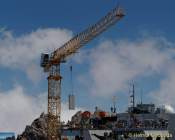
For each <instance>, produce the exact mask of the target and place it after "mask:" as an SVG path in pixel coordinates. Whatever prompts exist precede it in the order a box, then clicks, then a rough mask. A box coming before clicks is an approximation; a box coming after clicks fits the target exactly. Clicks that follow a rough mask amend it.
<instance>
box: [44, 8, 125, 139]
mask: <svg viewBox="0 0 175 140" xmlns="http://www.w3.org/2000/svg"><path fill="white" fill-rule="evenodd" d="M124 15H125V14H124V11H123V9H122V8H120V7H116V8H114V9H113V10H111V11H110V12H109V13H108V14H107V15H106V16H104V17H103V18H102V19H100V20H99V21H98V22H97V23H96V24H94V25H92V26H90V27H89V28H87V29H86V30H84V31H82V32H81V33H79V34H77V35H75V36H74V37H73V38H72V39H71V40H69V41H68V42H67V43H65V44H64V45H63V46H61V47H59V48H57V49H56V50H55V51H53V52H52V53H51V54H42V55H41V67H43V69H44V72H47V73H48V78H47V79H48V121H47V137H48V140H60V138H61V132H60V130H61V121H60V115H61V79H62V77H61V75H60V64H61V63H63V62H65V59H66V58H67V57H68V56H70V55H72V54H74V53H76V51H77V50H78V49H80V48H81V47H83V46H84V45H85V44H87V43H88V42H89V41H91V40H92V39H94V38H95V37H96V36H98V35H99V34H101V33H102V32H104V31H105V30H107V29H108V28H109V27H110V26H112V25H113V24H115V23H116V22H117V21H119V20H120V19H121V18H122V17H123V16H124Z"/></svg>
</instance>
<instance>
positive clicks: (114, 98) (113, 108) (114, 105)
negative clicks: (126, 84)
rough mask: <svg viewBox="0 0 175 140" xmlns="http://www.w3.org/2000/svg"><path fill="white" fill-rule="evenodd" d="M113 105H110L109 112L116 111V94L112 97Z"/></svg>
mask: <svg viewBox="0 0 175 140" xmlns="http://www.w3.org/2000/svg"><path fill="white" fill-rule="evenodd" d="M112 102H113V107H111V112H112V113H116V96H115V95H114V96H113V97H112Z"/></svg>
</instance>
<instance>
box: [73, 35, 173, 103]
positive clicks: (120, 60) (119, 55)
mask: <svg viewBox="0 0 175 140" xmlns="http://www.w3.org/2000/svg"><path fill="white" fill-rule="evenodd" d="M88 51H89V50H88ZM84 52H86V50H84ZM84 54H85V53H84ZM78 57H79V58H76V59H75V61H77V60H81V61H78V63H83V62H85V61H87V60H88V63H89V66H90V68H89V69H88V71H87V73H85V74H84V75H83V76H82V75H81V77H80V79H81V83H84V84H85V87H88V88H89V87H91V89H90V93H91V94H92V95H95V96H100V97H109V96H110V97H111V95H114V94H116V93H119V92H120V91H123V90H125V89H126V87H128V83H129V82H131V81H133V80H135V79H137V78H141V77H151V76H155V75H157V76H159V77H163V78H162V79H161V81H157V82H158V84H160V87H157V89H155V91H152V92H151V93H150V96H151V98H152V99H153V100H154V101H155V102H156V103H157V104H168V105H173V106H175V102H174V100H175V86H174V84H175V76H174V68H175V60H174V58H175V44H174V43H172V42H170V41H168V40H167V39H166V38H163V37H146V38H140V39H137V40H132V41H131V40H116V41H113V40H106V41H103V42H101V43H100V44H99V45H98V46H97V47H96V48H94V49H92V50H91V53H90V55H89V53H88V56H85V55H83V56H82V55H79V56H78ZM83 59H84V61H82V60H83ZM82 77H83V78H82ZM159 82H160V83H159ZM148 84H151V83H148ZM127 89H128V88H127Z"/></svg>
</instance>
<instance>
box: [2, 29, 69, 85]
mask: <svg viewBox="0 0 175 140" xmlns="http://www.w3.org/2000/svg"><path fill="white" fill-rule="evenodd" d="M71 36H72V32H71V31H69V30H66V29H60V28H47V29H38V30H36V31H33V32H31V33H28V34H23V35H21V36H15V35H14V34H13V33H12V32H10V31H3V32H1V33H0V67H5V68H10V69H17V70H21V71H23V72H25V73H26V74H27V76H28V78H29V79H30V80H32V81H34V82H36V81H39V80H40V76H41V68H40V67H39V60H40V55H41V53H51V52H52V51H53V50H54V49H56V48H58V47H60V46H61V45H62V44H63V43H65V42H66V41H67V40H69V39H70V38H71Z"/></svg>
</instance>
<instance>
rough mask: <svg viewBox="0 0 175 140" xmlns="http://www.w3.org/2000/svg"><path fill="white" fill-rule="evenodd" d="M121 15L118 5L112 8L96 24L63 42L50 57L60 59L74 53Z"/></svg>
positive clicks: (122, 13) (121, 11) (122, 14)
mask: <svg viewBox="0 0 175 140" xmlns="http://www.w3.org/2000/svg"><path fill="white" fill-rule="evenodd" d="M123 16H124V12H123V10H122V9H121V8H120V7H118V8H115V9H113V10H112V11H111V12H109V13H108V14H107V15H106V16H105V17H103V18H102V19H101V20H99V21H98V22H97V23H96V24H94V25H92V26H91V27H89V28H87V29H86V30H84V31H83V32H81V33H79V34H77V35H76V36H75V37H73V38H72V39H71V40H69V41H68V42H67V43H65V44H64V45H63V46H62V47H60V48H58V49H57V50H55V51H54V52H53V58H52V59H55V60H62V59H63V58H62V57H67V56H69V55H71V54H72V53H75V52H76V51H77V50H78V49H79V48H81V47H82V46H83V45H85V44H86V43H88V42H89V41H90V40H92V39H93V38H95V37H96V36H97V35H99V34H100V33H102V32H103V31H105V30H106V29H107V28H108V27H110V26H111V25H113V24H115V23H116V22H117V21H118V20H120V19H121V18H122V17H123ZM64 59H65V58H64Z"/></svg>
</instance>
